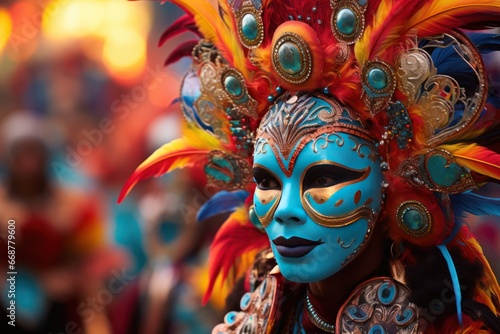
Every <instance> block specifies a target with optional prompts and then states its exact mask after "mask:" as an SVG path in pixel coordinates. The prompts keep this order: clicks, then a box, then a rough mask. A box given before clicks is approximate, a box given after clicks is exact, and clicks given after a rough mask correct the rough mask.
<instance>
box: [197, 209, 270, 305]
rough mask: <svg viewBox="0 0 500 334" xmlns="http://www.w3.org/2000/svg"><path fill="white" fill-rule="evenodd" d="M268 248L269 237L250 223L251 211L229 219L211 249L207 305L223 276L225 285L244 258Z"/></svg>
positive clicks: (206, 294)
mask: <svg viewBox="0 0 500 334" xmlns="http://www.w3.org/2000/svg"><path fill="white" fill-rule="evenodd" d="M268 247H269V239H268V238H267V235H266V234H265V233H263V232H260V231H259V230H257V229H256V228H255V226H253V225H252V223H251V222H250V221H249V218H248V207H246V206H243V207H241V208H239V209H238V210H237V211H235V212H234V213H233V214H232V215H231V216H229V218H228V219H227V220H226V221H225V222H224V224H222V226H221V228H220V229H219V231H218V232H217V234H216V235H215V238H214V241H213V242H212V245H211V247H210V258H209V269H208V270H209V283H208V288H207V291H206V292H205V295H204V296H203V304H206V303H207V301H208V300H209V299H210V296H211V295H212V291H213V289H214V284H215V282H216V280H217V277H218V276H219V275H221V277H222V280H223V281H224V280H226V279H227V278H228V275H229V273H230V271H231V269H236V268H235V265H236V264H237V263H238V259H240V258H241V257H242V256H243V255H244V254H246V253H250V252H255V253H257V252H259V251H261V250H263V249H265V248H268ZM239 265H240V266H242V267H244V269H245V270H246V269H248V267H249V266H248V265H249V264H244V263H239ZM236 271H237V270H236Z"/></svg>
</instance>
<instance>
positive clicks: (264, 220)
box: [253, 164, 283, 228]
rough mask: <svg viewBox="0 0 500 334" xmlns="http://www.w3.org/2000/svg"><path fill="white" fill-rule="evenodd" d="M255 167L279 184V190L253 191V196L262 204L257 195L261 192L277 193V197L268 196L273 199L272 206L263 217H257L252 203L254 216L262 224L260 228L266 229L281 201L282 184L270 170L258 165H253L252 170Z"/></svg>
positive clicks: (257, 189)
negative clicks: (262, 170)
mask: <svg viewBox="0 0 500 334" xmlns="http://www.w3.org/2000/svg"><path fill="white" fill-rule="evenodd" d="M255 167H258V168H262V169H264V170H266V171H267V172H268V173H269V174H271V175H273V177H274V178H275V179H276V180H277V181H278V183H279V184H280V190H274V189H273V190H262V189H259V188H256V189H255V196H257V198H259V200H260V201H261V202H262V200H261V196H262V195H261V196H259V194H260V193H261V192H268V191H273V192H277V193H278V194H277V195H274V196H273V195H270V196H271V197H273V198H274V199H275V201H274V204H273V205H272V206H271V208H270V209H269V210H268V211H267V213H266V214H265V215H264V216H259V214H258V213H257V210H255V203H254V211H255V215H256V216H257V218H258V219H259V221H260V223H261V224H262V226H263V227H264V228H266V227H268V226H269V224H271V222H272V221H273V218H274V212H275V211H276V208H277V207H278V204H279V202H280V201H281V191H282V190H281V189H283V184H282V182H281V180H280V178H278V177H277V176H276V174H275V173H273V172H272V171H271V170H269V168H266V167H264V166H262V165H260V164H254V165H253V168H255ZM273 198H271V199H270V200H272V199H273Z"/></svg>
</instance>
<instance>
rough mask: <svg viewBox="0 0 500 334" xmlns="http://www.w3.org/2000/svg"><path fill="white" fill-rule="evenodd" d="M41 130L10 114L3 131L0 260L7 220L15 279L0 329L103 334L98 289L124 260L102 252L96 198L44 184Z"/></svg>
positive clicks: (30, 119)
mask: <svg viewBox="0 0 500 334" xmlns="http://www.w3.org/2000/svg"><path fill="white" fill-rule="evenodd" d="M44 125H45V124H44V123H42V122H41V121H40V120H39V119H38V118H37V117H35V116H34V115H32V114H30V113H28V112H17V113H14V114H13V115H11V116H9V117H8V118H7V120H6V121H5V123H4V126H3V131H2V133H3V135H4V138H3V139H4V148H5V154H6V176H5V180H4V181H3V183H2V185H1V187H0V217H1V218H0V219H1V224H2V225H1V228H2V238H1V243H2V248H3V250H2V254H7V246H6V245H7V241H6V240H7V239H6V236H7V234H6V232H7V222H8V220H10V219H13V220H14V221H15V231H16V233H15V248H16V260H15V261H16V264H15V271H16V272H17V277H16V296H15V302H16V326H15V327H12V326H9V325H8V324H7V321H3V322H2V326H3V328H4V330H6V331H8V332H9V333H12V332H16V333H49V332H51V333H60V332H62V333H68V332H71V333H103V334H105V333H109V332H110V331H109V323H108V320H107V317H106V313H105V312H104V307H103V306H105V305H99V304H106V302H103V301H106V300H107V299H106V298H108V297H109V294H108V293H106V291H107V290H106V289H105V286H104V284H103V283H104V280H105V278H108V277H107V275H110V274H109V273H110V271H111V269H110V268H112V267H117V266H118V265H119V264H121V263H122V262H123V260H122V259H121V256H120V255H119V254H118V253H114V252H110V251H109V250H108V249H107V248H106V247H105V243H104V226H103V223H104V221H103V216H102V208H101V206H100V204H99V202H98V201H99V200H98V198H96V197H94V196H93V195H92V194H90V193H82V192H78V191H76V190H74V189H69V188H65V187H63V186H62V185H61V184H58V183H56V182H53V181H52V180H51V178H50V173H48V168H47V166H48V163H49V156H50V155H49V146H48V145H47V139H48V138H50V133H48V132H47V131H44ZM4 256H6V255H4ZM6 264H7V260H6V259H4V260H3V261H2V265H1V266H2V275H3V276H5V275H6V273H7V271H12V270H7V268H6V267H5V266H6ZM1 282H2V283H0V284H1V285H0V288H1V289H2V306H3V307H2V310H3V311H2V312H3V313H4V319H5V318H6V317H5V312H6V311H5V310H6V306H7V305H8V303H9V300H8V299H7V293H6V289H8V287H7V284H6V283H5V282H6V278H5V277H4V278H3V279H2V280H1ZM105 295H106V296H105ZM92 303H93V304H92ZM6 331H3V332H4V333H5V332H6Z"/></svg>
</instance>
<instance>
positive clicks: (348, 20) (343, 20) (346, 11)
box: [337, 8, 358, 35]
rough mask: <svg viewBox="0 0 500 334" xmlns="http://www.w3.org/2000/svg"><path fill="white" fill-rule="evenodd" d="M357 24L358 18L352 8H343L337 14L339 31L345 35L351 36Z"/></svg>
mask: <svg viewBox="0 0 500 334" xmlns="http://www.w3.org/2000/svg"><path fill="white" fill-rule="evenodd" d="M357 22H358V18H357V17H356V14H355V13H354V12H353V11H352V10H351V9H350V8H343V9H341V10H340V11H339V12H338V13H337V29H338V30H339V31H340V32H341V33H343V34H344V35H351V34H352V33H353V32H354V29H355V28H356V24H357Z"/></svg>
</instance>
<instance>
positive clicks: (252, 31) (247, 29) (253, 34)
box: [241, 13, 259, 41]
mask: <svg viewBox="0 0 500 334" xmlns="http://www.w3.org/2000/svg"><path fill="white" fill-rule="evenodd" d="M241 31H242V32H243V36H245V38H246V39H248V40H250V41H254V40H255V39H257V36H258V32H259V27H258V24H257V19H256V18H255V16H254V15H253V14H250V13H247V14H245V15H244V16H243V18H242V19H241Z"/></svg>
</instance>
